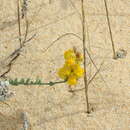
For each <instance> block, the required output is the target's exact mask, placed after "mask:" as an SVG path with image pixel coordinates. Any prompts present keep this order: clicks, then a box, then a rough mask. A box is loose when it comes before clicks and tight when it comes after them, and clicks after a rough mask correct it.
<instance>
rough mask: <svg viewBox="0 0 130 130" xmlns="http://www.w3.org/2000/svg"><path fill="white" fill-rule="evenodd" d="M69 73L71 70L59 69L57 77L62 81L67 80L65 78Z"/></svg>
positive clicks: (65, 67)
mask: <svg viewBox="0 0 130 130" xmlns="http://www.w3.org/2000/svg"><path fill="white" fill-rule="evenodd" d="M70 73H71V69H70V68H69V67H67V66H64V67H62V68H60V69H59V71H58V75H59V77H60V78H62V79H67V77H68V76H69V75H70Z"/></svg>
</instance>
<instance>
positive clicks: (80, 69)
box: [72, 64, 84, 78]
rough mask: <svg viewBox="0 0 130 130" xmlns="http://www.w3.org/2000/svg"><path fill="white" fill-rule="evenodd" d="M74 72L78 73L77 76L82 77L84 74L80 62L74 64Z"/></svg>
mask: <svg viewBox="0 0 130 130" xmlns="http://www.w3.org/2000/svg"><path fill="white" fill-rule="evenodd" d="M72 70H73V73H74V74H75V75H76V77H77V78H80V77H82V76H83V74H84V69H83V68H81V67H80V65H79V64H75V65H73V66H72Z"/></svg>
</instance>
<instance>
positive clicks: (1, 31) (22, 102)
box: [0, 0, 130, 130]
mask: <svg viewBox="0 0 130 130" xmlns="http://www.w3.org/2000/svg"><path fill="white" fill-rule="evenodd" d="M50 2H51V3H50V4H49V1H48V0H37V1H36V0H31V1H30V2H28V19H29V21H30V22H31V23H30V26H29V36H28V37H30V36H32V35H33V34H36V37H35V38H34V39H33V40H31V41H30V42H29V43H28V44H27V45H26V46H25V47H24V48H23V50H22V52H21V55H20V57H19V58H18V59H17V61H15V63H14V64H13V66H12V69H11V71H10V72H9V73H8V74H7V75H6V76H7V77H9V78H12V79H13V78H16V77H17V78H28V77H30V78H32V79H36V78H40V79H42V81H45V82H47V81H57V80H59V78H58V76H57V69H58V68H59V67H61V66H62V64H63V62H64V61H63V53H64V51H65V50H67V49H69V48H72V47H73V46H76V47H77V48H78V49H79V51H81V52H82V42H81V41H80V40H79V39H77V38H76V37H74V36H73V35H67V36H65V37H63V38H62V39H60V40H59V41H57V42H55V44H53V45H52V46H50V45H51V44H52V42H53V41H54V40H56V39H57V38H58V37H59V36H61V35H63V34H65V33H75V34H77V35H79V36H80V37H82V26H81V19H80V16H79V14H80V12H81V11H80V0H71V1H70V0H66V1H65V0H63V1H61V0H52V1H50ZM72 3H73V4H72ZM108 9H109V15H110V22H111V26H112V32H113V39H114V43H115V48H116V51H118V50H119V49H124V50H125V51H127V55H126V57H125V58H122V59H118V60H113V59H112V48H111V40H110V35H109V30H108V25H107V19H106V15H105V14H106V13H105V7H104V2H103V0H88V1H87V2H85V16H86V25H87V26H88V32H89V40H90V43H89V42H88V41H89V40H88V39H87V42H86V46H87V48H88V49H89V51H90V52H91V56H92V58H93V60H94V62H95V64H96V65H97V66H98V67H99V66H100V64H101V62H102V61H103V60H104V64H103V65H102V69H101V71H100V75H97V76H96V78H95V79H94V81H93V82H92V83H91V84H90V86H89V102H90V105H91V107H92V108H93V110H94V111H93V112H92V113H91V114H89V115H87V114H86V113H84V111H85V110H86V101H85V93H84V90H82V91H77V92H75V94H72V93H70V92H68V86H67V85H66V84H59V85H55V86H53V87H47V86H11V87H10V90H11V91H13V92H15V95H14V96H13V97H11V98H9V99H8V100H7V101H6V103H8V104H9V106H7V105H6V104H0V112H1V113H2V114H3V115H4V116H2V115H1V116H0V130H15V129H16V130H21V127H22V123H21V122H22V121H21V116H20V115H21V112H26V113H27V117H28V120H29V122H30V124H31V129H32V130H130V1H129V0H109V2H108ZM22 30H24V25H23V27H22ZM22 33H24V31H23V32H22ZM86 35H87V34H86ZM18 46H19V41H18V25H17V6H16V0H0V59H1V61H2V60H3V59H4V58H6V57H7V56H8V55H9V54H10V53H11V52H13V51H14V50H15V49H16V48H17V47H18ZM48 46H50V47H49V49H48V50H46V48H48ZM86 60H87V63H89V62H90V60H89V57H87V59H86ZM6 69H7V68H2V67H1V71H0V72H1V73H2V72H4V71H6ZM90 70H91V71H90ZM95 71H96V70H95V68H94V67H93V65H91V67H90V66H89V65H88V66H87V73H88V77H90V76H91V75H92V74H93V73H94V72H95ZM103 79H104V80H103ZM82 87H84V83H83V79H81V80H80V81H79V83H78V85H77V86H76V87H75V88H74V89H80V88H82Z"/></svg>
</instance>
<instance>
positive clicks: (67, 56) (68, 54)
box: [64, 50, 76, 60]
mask: <svg viewBox="0 0 130 130" xmlns="http://www.w3.org/2000/svg"><path fill="white" fill-rule="evenodd" d="M64 58H65V60H67V59H70V58H73V59H76V55H75V53H74V51H73V50H67V51H65V53H64Z"/></svg>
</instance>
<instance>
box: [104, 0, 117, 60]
mask: <svg viewBox="0 0 130 130" xmlns="http://www.w3.org/2000/svg"><path fill="white" fill-rule="evenodd" d="M104 4H105V9H106V15H107V23H108V28H109V32H110V38H111V43H112V50H113V59H116V52H115V45H114V40H113V35H112V30H111V23H110V19H109V12H108V7H107V1H106V0H104Z"/></svg>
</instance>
